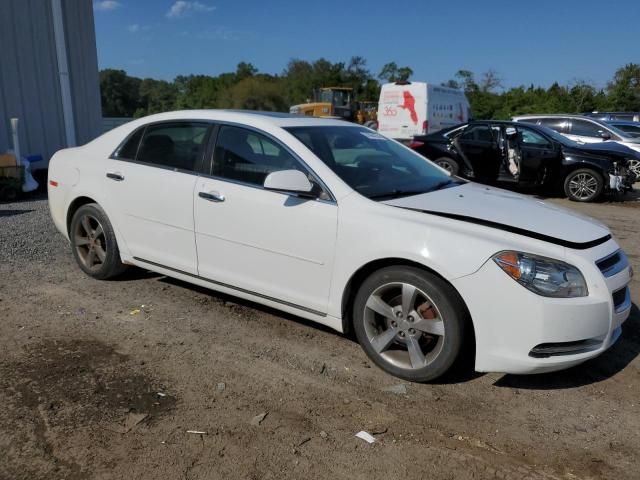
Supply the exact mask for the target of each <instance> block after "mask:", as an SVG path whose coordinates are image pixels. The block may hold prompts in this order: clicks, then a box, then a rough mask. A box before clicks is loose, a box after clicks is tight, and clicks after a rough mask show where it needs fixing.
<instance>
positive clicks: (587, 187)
mask: <svg viewBox="0 0 640 480" xmlns="http://www.w3.org/2000/svg"><path fill="white" fill-rule="evenodd" d="M569 191H570V192H571V194H572V195H573V196H574V197H575V198H577V199H580V200H587V199H589V198H591V197H593V196H594V195H595V194H596V192H597V191H598V179H597V178H596V177H594V176H593V175H591V174H590V173H587V172H581V173H578V174H577V175H575V176H574V177H572V178H571V180H570V181H569Z"/></svg>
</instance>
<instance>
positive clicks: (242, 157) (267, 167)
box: [213, 126, 306, 185]
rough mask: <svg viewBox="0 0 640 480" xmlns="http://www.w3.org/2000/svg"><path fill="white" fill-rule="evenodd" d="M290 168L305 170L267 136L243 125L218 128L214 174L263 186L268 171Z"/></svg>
mask: <svg viewBox="0 0 640 480" xmlns="http://www.w3.org/2000/svg"><path fill="white" fill-rule="evenodd" d="M290 169H296V170H301V171H304V169H303V168H302V166H301V165H300V163H299V162H298V161H297V160H296V159H295V158H294V157H293V155H291V154H290V153H289V152H288V151H287V150H285V149H284V148H283V147H281V146H279V145H278V144H276V143H275V142H274V141H272V140H270V139H269V138H267V137H266V136H264V135H262V134H259V133H256V132H253V131H251V130H246V129H244V128H238V127H231V126H223V127H221V128H220V132H219V133H218V140H217V142H216V149H215V157H214V162H213V175H215V176H217V177H222V178H228V179H230V180H237V181H240V182H245V183H250V184H253V185H262V184H263V183H264V179H265V178H266V177H267V175H269V174H270V173H271V172H275V171H278V170H290ZM305 173H306V172H305Z"/></svg>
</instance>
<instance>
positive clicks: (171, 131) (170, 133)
mask: <svg viewBox="0 0 640 480" xmlns="http://www.w3.org/2000/svg"><path fill="white" fill-rule="evenodd" d="M208 131H209V125H207V124H203V123H192V122H176V123H163V124H157V125H149V126H148V127H147V128H146V130H145V132H144V136H143V137H142V141H141V142H140V147H139V148H138V155H137V156H136V160H137V161H138V162H144V163H148V164H151V165H157V166H161V167H168V168H172V169H178V170H187V171H194V170H196V169H197V168H198V163H199V161H200V159H201V158H202V153H203V151H204V147H205V143H206V139H207V132H208Z"/></svg>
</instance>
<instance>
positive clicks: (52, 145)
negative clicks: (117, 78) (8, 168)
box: [0, 0, 101, 167]
mask: <svg viewBox="0 0 640 480" xmlns="http://www.w3.org/2000/svg"><path fill="white" fill-rule="evenodd" d="M62 8H63V20H64V26H65V36H66V51H67V57H68V62H69V74H70V81H71V91H72V99H73V110H74V119H75V130H76V141H77V143H78V144H79V145H81V144H83V143H86V142H87V141H89V140H91V139H92V138H94V137H96V136H97V135H99V134H100V130H101V111H100V85H99V78H98V61H97V54H96V41H95V30H94V24H93V8H92V2H91V0H63V1H62ZM52 17H53V15H52V8H51V1H50V0H1V1H0V153H3V152H5V151H6V150H7V149H8V148H10V147H11V129H10V125H9V118H12V117H18V118H19V119H20V146H21V151H22V154H23V155H29V154H41V155H42V156H43V158H44V159H45V164H43V165H39V166H41V167H44V166H46V162H48V160H49V158H50V157H51V155H53V153H55V152H56V151H57V150H59V149H60V148H64V147H66V146H67V145H66V140H65V138H66V137H65V130H64V117H63V110H62V100H61V91H60V80H59V77H58V59H57V56H56V48H55V38H54V27H53V18H52Z"/></svg>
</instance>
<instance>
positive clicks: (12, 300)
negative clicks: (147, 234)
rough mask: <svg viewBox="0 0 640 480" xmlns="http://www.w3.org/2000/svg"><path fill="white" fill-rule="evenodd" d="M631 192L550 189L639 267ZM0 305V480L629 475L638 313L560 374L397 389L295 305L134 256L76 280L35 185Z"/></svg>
mask: <svg viewBox="0 0 640 480" xmlns="http://www.w3.org/2000/svg"><path fill="white" fill-rule="evenodd" d="M627 200H629V201H627V202H624V203H616V202H613V203H610V202H603V203H599V204H592V205H577V204H573V203H569V202H567V201H565V200H561V199H551V200H550V201H552V202H554V203H558V204H561V205H564V206H568V207H571V208H576V209H578V210H580V211H581V212H583V213H587V214H589V215H592V216H594V217H597V218H599V219H600V220H602V221H604V222H606V223H607V224H609V225H610V227H611V228H612V230H613V232H614V234H615V235H616V237H617V238H618V239H619V241H620V243H621V244H622V245H623V247H624V248H625V250H626V251H627V252H628V254H629V257H630V259H631V261H632V263H633V265H634V268H635V270H636V272H640V242H638V234H639V233H640V216H639V215H640V202H639V201H638V197H637V195H636V196H632V197H630V198H627ZM632 295H633V298H635V299H638V298H640V282H638V280H634V282H633V283H632ZM0 319H1V321H0V404H1V405H2V406H3V408H2V409H0V452H2V453H0V479H20V478H24V479H39V478H42V479H45V478H46V479H58V478H60V479H62V478H64V479H82V478H98V479H103V478H105V479H106V478H144V479H147V478H149V479H158V478H171V479H173V478H184V479H198V478H201V479H204V478H252V479H254V478H255V479H258V478H278V479H294V478H296V479H297V478H311V477H313V478H329V477H331V478H334V479H336V478H345V479H347V478H348V479H367V480H369V479H372V478H401V477H403V478H409V479H414V478H415V479H418V478H427V477H428V478H456V479H458V478H532V479H538V478H541V479H576V478H584V479H596V478H620V479H627V478H628V479H635V478H638V471H640V420H639V418H638V409H639V401H638V396H637V394H638V392H639V391H640V360H639V359H638V352H640V323H639V321H640V314H639V312H638V309H637V308H636V307H634V311H633V313H632V316H631V318H630V319H629V320H628V321H627V323H626V324H625V327H624V331H623V335H622V337H621V339H620V341H619V342H618V343H617V344H616V345H615V346H614V347H612V348H611V349H610V350H609V351H608V352H606V353H605V354H603V355H602V356H601V357H599V358H598V359H595V360H593V361H590V362H588V363H585V364H583V365H581V366H579V367H576V368H573V369H571V370H568V371H564V372H559V373H554V374H547V375H539V376H513V375H501V374H474V373H472V372H463V373H460V374H458V375H457V376H456V377H453V378H450V379H448V380H447V381H446V382H442V383H438V384H432V385H418V384H405V383H401V382H399V381H398V380H397V379H394V378H392V377H390V376H387V375H385V374H384V373H382V372H381V371H380V370H379V369H377V368H376V367H375V366H373V365H372V364H371V363H370V362H369V361H368V359H367V358H366V356H365V355H364V353H363V352H362V351H361V350H360V348H359V346H358V345H357V344H356V343H354V342H353V341H351V340H350V339H348V338H345V337H343V336H341V335H338V334H335V333H333V332H331V331H329V330H326V329H324V328H319V327H317V326H315V325H313V324H310V323H308V322H305V321H303V320H301V319H298V318H295V317H293V316H289V315H284V314H281V313H279V312H276V311H273V310H270V309H267V308H264V307H261V306H258V305H255V304H252V303H250V302H244V301H240V300H238V299H235V298H232V297H228V296H225V295H220V294H217V293H215V292H211V291H208V290H204V289H200V288H196V287H193V286H190V285H187V284H184V283H182V282H178V281H175V280H172V279H169V278H166V277H163V276H159V275H155V274H151V273H147V272H143V271H140V270H132V271H131V272H129V273H128V274H127V275H126V276H125V277H123V278H121V279H119V280H117V281H110V282H99V281H95V280H93V279H90V278H88V277H86V276H84V275H83V274H82V273H81V272H80V270H79V269H78V268H77V267H76V266H75V264H74V263H73V259H72V257H71V254H70V252H69V248H68V245H66V243H65V241H64V240H63V238H62V237H61V236H60V235H59V234H58V233H57V232H55V229H54V227H53V225H52V224H51V221H50V219H49V215H48V208H47V203H46V200H45V199H42V198H36V199H31V200H27V201H22V202H16V203H11V204H1V205H0ZM264 414H266V415H264ZM360 430H366V431H368V432H370V433H372V434H373V435H374V436H375V437H376V442H375V443H374V444H372V445H369V444H367V443H365V442H364V441H362V440H360V439H358V438H356V437H355V434H356V433H357V432H358V431H360ZM189 431H196V432H204V433H189Z"/></svg>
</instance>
